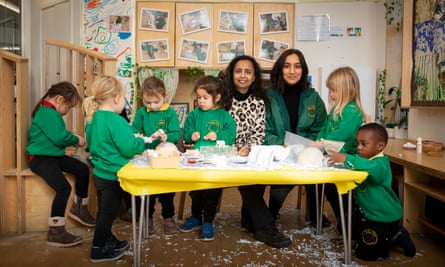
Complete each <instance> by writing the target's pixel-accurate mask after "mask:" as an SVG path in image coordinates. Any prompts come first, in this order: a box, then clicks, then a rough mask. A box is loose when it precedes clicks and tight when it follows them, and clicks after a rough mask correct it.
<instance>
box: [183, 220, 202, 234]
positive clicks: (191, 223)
mask: <svg viewBox="0 0 445 267" xmlns="http://www.w3.org/2000/svg"><path fill="white" fill-rule="evenodd" d="M201 224H202V222H201V220H200V219H198V218H196V217H193V216H190V217H188V218H187V220H186V221H185V223H184V224H183V225H181V227H179V231H181V232H183V233H188V232H191V231H193V229H195V228H198V227H200V226H201Z"/></svg>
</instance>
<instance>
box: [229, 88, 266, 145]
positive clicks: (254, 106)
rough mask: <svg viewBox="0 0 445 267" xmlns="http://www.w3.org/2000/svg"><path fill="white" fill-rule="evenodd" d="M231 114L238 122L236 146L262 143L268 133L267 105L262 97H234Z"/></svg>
mask: <svg viewBox="0 0 445 267" xmlns="http://www.w3.org/2000/svg"><path fill="white" fill-rule="evenodd" d="M229 112H230V115H232V117H233V118H234V119H235V122H236V140H235V146H236V147H237V148H238V149H239V148H241V147H244V146H248V147H249V148H250V147H251V146H253V145H262V144H263V142H264V137H265V135H266V105H265V104H264V101H263V100H262V99H260V98H257V97H255V96H252V95H250V96H249V97H248V98H247V99H245V100H237V99H236V98H233V101H232V107H231V108H230V111H229Z"/></svg>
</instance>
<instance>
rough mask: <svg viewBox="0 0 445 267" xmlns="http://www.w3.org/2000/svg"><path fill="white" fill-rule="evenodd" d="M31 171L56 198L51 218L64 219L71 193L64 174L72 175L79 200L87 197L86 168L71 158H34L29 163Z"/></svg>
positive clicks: (87, 170)
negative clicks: (41, 179) (53, 192)
mask: <svg viewBox="0 0 445 267" xmlns="http://www.w3.org/2000/svg"><path fill="white" fill-rule="evenodd" d="M29 166H30V168H31V170H32V171H33V172H34V173H35V174H37V175H39V176H40V177H42V178H43V179H44V180H45V181H46V183H47V184H48V185H49V186H50V187H51V188H52V189H54V191H55V192H56V196H55V198H54V200H53V203H52V207H51V217H56V216H58V217H65V209H66V204H67V202H68V198H69V196H70V193H71V185H70V184H69V182H68V181H67V179H66V177H65V174H64V172H66V173H70V174H73V175H74V176H75V177H76V180H75V190H76V191H75V192H76V195H77V196H78V197H80V198H86V197H88V180H89V175H90V173H89V169H88V166H87V165H86V164H85V163H83V162H82V161H80V160H77V159H75V158H73V157H68V156H62V157H51V156H35V157H34V158H33V159H32V160H31V162H30V163H29Z"/></svg>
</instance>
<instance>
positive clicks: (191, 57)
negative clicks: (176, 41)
mask: <svg viewBox="0 0 445 267" xmlns="http://www.w3.org/2000/svg"><path fill="white" fill-rule="evenodd" d="M209 47H210V43H209V42H206V41H198V40H192V39H186V38H182V39H181V42H180V46H179V57H178V58H179V59H182V60H188V61H194V62H198V63H207V59H208V55H209Z"/></svg>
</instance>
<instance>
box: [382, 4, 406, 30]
mask: <svg viewBox="0 0 445 267" xmlns="http://www.w3.org/2000/svg"><path fill="white" fill-rule="evenodd" d="M383 5H384V6H385V8H386V13H385V19H386V23H387V24H388V25H393V24H394V25H395V26H396V30H397V31H400V30H401V29H402V18H403V1H402V0H387V1H386V2H385V3H384V4H383Z"/></svg>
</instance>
